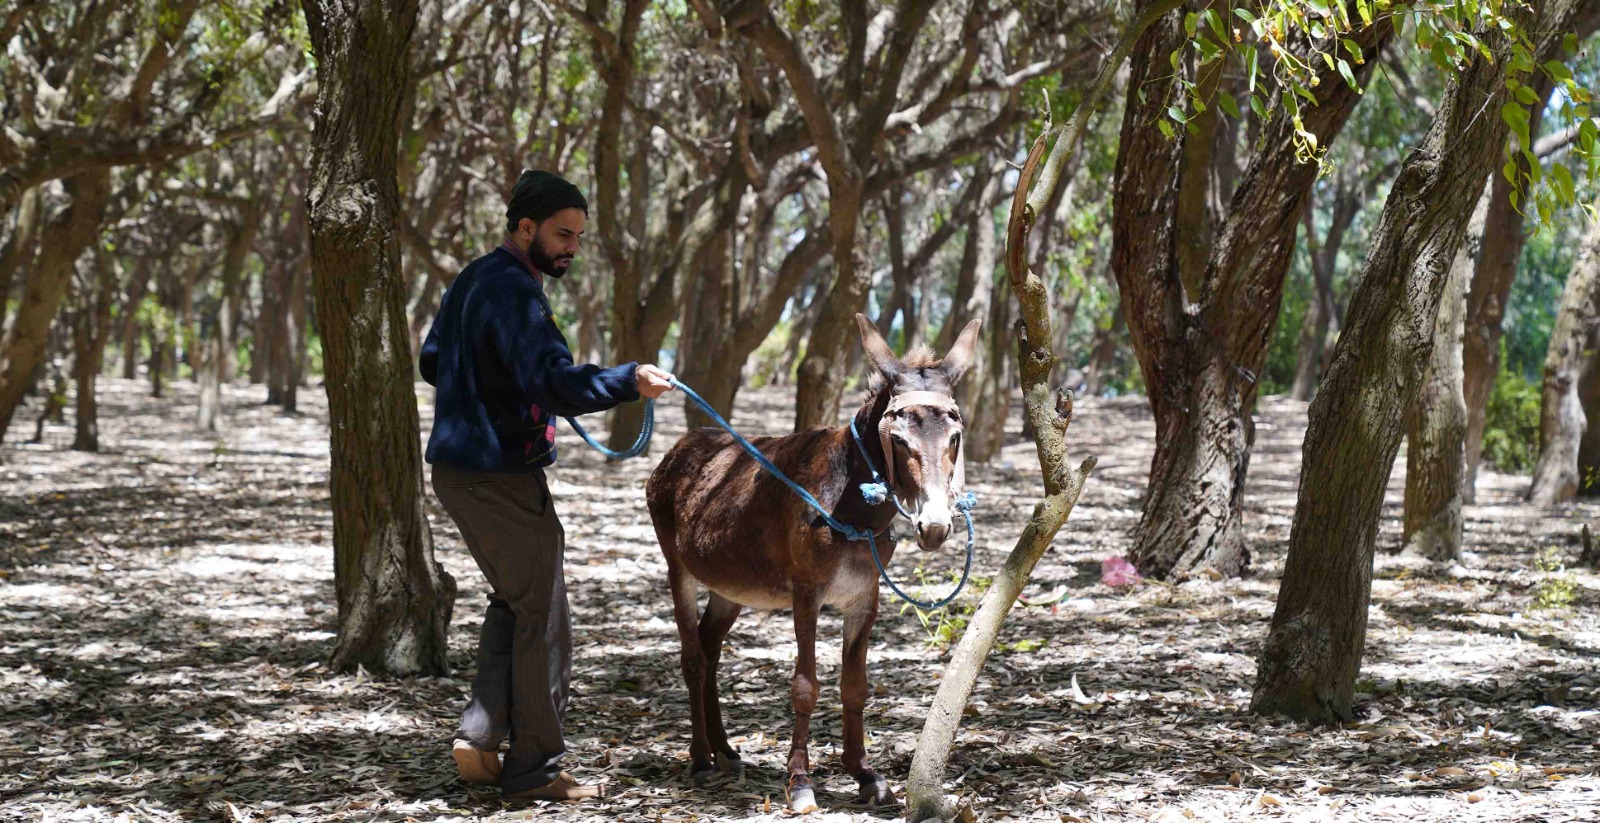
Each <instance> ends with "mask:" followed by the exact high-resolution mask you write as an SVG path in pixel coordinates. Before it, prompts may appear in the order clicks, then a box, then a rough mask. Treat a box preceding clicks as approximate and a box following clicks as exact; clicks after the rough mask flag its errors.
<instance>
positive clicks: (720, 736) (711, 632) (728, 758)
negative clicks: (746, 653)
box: [700, 592, 743, 772]
mask: <svg viewBox="0 0 1600 823" xmlns="http://www.w3.org/2000/svg"><path fill="white" fill-rule="evenodd" d="M742 608H743V607H742V606H740V605H739V604H738V603H735V602H733V601H732V600H729V599H728V598H726V597H723V596H722V595H720V594H717V593H716V592H712V593H711V599H710V601H709V602H707V603H706V611H705V614H703V615H701V617H700V654H701V655H702V656H703V657H704V658H705V670H704V675H703V676H702V677H701V684H702V685H701V692H700V694H701V698H700V699H701V701H702V703H703V710H704V711H705V718H706V733H707V734H708V735H709V736H710V738H711V749H712V751H713V752H714V753H715V754H716V758H717V769H718V770H719V771H723V772H734V771H737V770H739V769H742V768H743V763H742V762H740V760H739V753H738V752H736V751H734V749H733V747H732V746H730V745H728V731H727V729H725V728H723V726H722V700H721V693H720V692H719V691H718V688H717V663H718V662H719V661H721V659H722V641H723V638H726V637H727V636H728V630H729V629H731V628H733V621H734V620H736V619H738V617H739V612H740V610H741V609H742Z"/></svg>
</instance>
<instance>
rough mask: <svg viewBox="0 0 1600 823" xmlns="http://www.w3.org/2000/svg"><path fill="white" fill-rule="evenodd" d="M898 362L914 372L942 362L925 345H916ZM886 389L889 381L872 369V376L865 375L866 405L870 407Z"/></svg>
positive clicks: (881, 373)
mask: <svg viewBox="0 0 1600 823" xmlns="http://www.w3.org/2000/svg"><path fill="white" fill-rule="evenodd" d="M900 362H901V364H903V365H904V366H905V367H906V369H908V370H911V371H915V370H918V369H927V368H931V367H933V366H937V365H939V364H940V363H941V362H943V361H941V360H940V359H939V357H938V355H936V354H934V353H933V349H932V348H930V347H928V346H925V345H917V346H912V347H911V351H908V352H906V356H905V357H902V358H900ZM888 389H889V381H888V380H887V379H885V378H884V376H883V372H880V371H878V370H877V369H873V371H872V374H869V375H867V405H872V403H873V402H875V401H877V400H878V399H879V396H880V395H882V394H883V393H884V392H885V391H887V390H888Z"/></svg>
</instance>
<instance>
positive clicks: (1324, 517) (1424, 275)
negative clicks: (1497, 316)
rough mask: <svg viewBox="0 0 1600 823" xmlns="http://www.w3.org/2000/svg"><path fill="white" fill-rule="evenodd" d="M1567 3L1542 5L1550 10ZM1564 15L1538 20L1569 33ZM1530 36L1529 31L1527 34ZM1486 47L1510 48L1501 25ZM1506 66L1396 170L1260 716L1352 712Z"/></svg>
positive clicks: (1272, 644) (1319, 429) (1270, 646)
mask: <svg viewBox="0 0 1600 823" xmlns="http://www.w3.org/2000/svg"><path fill="white" fill-rule="evenodd" d="M1558 6H1564V7H1565V9H1566V10H1570V8H1571V6H1570V3H1564V2H1562V0H1556V2H1552V3H1548V4H1546V8H1550V9H1553V8H1555V7H1558ZM1567 17H1568V14H1567V13H1566V12H1565V11H1563V12H1561V13H1548V14H1542V15H1540V18H1541V19H1540V21H1539V22H1540V24H1541V26H1540V28H1541V29H1544V28H1548V27H1549V26H1550V24H1554V29H1553V30H1554V31H1557V32H1559V30H1560V29H1561V28H1562V27H1561V25H1560V24H1561V22H1562V21H1564V20H1566V19H1567ZM1530 30H1532V29H1531V28H1530ZM1479 36H1480V37H1482V38H1483V39H1484V40H1485V42H1486V43H1487V44H1488V46H1489V49H1490V52H1491V53H1492V54H1494V55H1497V56H1503V55H1505V54H1506V53H1507V52H1508V51H1509V49H1508V48H1507V45H1506V43H1505V42H1504V40H1503V39H1502V38H1501V37H1500V36H1499V35H1498V34H1497V33H1495V32H1485V33H1482V34H1480V35H1479ZM1504 81H1505V64H1504V63H1503V62H1502V61H1501V60H1491V59H1479V58H1477V57H1474V58H1473V59H1472V61H1471V62H1470V63H1469V64H1468V65H1467V66H1466V67H1465V68H1464V69H1462V70H1461V72H1460V74H1459V76H1456V77H1452V78H1451V79H1450V82H1449V85H1448V87H1447V89H1446V91H1445V94H1444V97H1443V100H1442V101H1441V103H1440V105H1439V107H1438V110H1437V113H1436V115H1435V116H1434V119H1433V123H1432V125H1431V126H1430V127H1429V129H1428V133H1427V134H1426V135H1425V136H1424V137H1423V139H1422V142H1421V144H1420V145H1419V146H1418V147H1417V148H1416V149H1414V150H1413V151H1412V152H1411V154H1410V155H1409V156H1408V157H1407V158H1406V161H1405V163H1404V165H1403V166H1402V167H1401V170H1400V173H1399V175H1398V176H1397V177H1396V178H1395V181H1394V184H1393V186H1392V188H1391V190H1390V193H1389V198H1388V201H1387V202H1386V203H1385V205H1384V210H1383V216H1382V217H1381V218H1380V219H1379V222H1378V225H1377V226H1376V228H1375V230H1374V233H1373V235H1372V237H1373V239H1372V245H1371V248H1370V249H1369V251H1368V253H1367V259H1366V262H1365V263H1364V264H1363V266H1362V273H1361V275H1360V279H1359V281H1358V285H1357V286H1356V291H1355V293H1354V295H1353V296H1352V298H1351V302H1350V309H1349V311H1348V313H1347V316H1346V320H1347V324H1346V327H1345V329H1344V331H1343V332H1342V333H1341V334H1340V337H1339V343H1338V346H1337V347H1336V348H1335V351H1334V355H1333V362H1332V364H1331V366H1330V367H1329V370H1328V374H1327V376H1326V377H1324V378H1323V380H1322V385H1321V387H1320V388H1319V390H1318V392H1317V399H1316V400H1314V401H1313V402H1312V404H1311V410H1310V425H1309V427H1308V429H1307V431H1306V438H1305V445H1304V447H1303V452H1304V458H1303V461H1302V469H1301V474H1300V493H1299V498H1298V500H1297V502H1296V504H1295V516H1294V525H1293V527H1292V530H1291V532H1290V536H1289V553H1288V559H1287V561H1286V562H1285V565H1284V574H1283V582H1282V585H1281V587H1280V589H1279V593H1278V604H1277V609H1276V610H1275V611H1274V613H1273V616H1272V628H1271V632H1270V634H1269V635H1268V637H1267V641H1266V644H1265V646H1264V647H1263V650H1262V652H1261V656H1260V659H1259V662H1258V667H1257V674H1256V688H1255V694H1254V697H1253V699H1252V703H1251V708H1252V710H1254V711H1256V712H1259V713H1262V714H1284V715H1287V716H1289V717H1292V718H1295V719H1297V720H1304V721H1310V722H1314V723H1332V722H1338V721H1343V720H1349V719H1350V718H1351V717H1352V713H1351V699H1352V697H1353V695H1354V693H1355V685H1356V675H1357V673H1358V672H1359V671H1360V666H1361V654H1362V648H1363V646H1364V645H1365V642H1366V629H1367V603H1368V601H1369V599H1370V598H1371V594H1372V591H1371V589H1372V586H1371V584H1372V558H1373V549H1374V546H1375V544H1376V541H1377V531H1378V517H1379V515H1380V513H1381V512H1382V508H1383V493H1384V486H1385V484H1386V482H1387V480H1388V477H1389V472H1390V470H1391V469H1392V468H1393V466H1394V458H1395V454H1396V453H1397V452H1398V451H1399V448H1400V438H1401V435H1402V434H1403V427H1402V422H1401V416H1402V413H1403V411H1404V409H1405V408H1406V406H1407V405H1408V404H1409V403H1410V402H1411V400H1412V398H1413V397H1414V396H1415V394H1416V390H1417V386H1418V384H1419V383H1420V380H1421V374H1422V370H1423V367H1424V366H1425V364H1426V362H1427V358H1428V354H1429V350H1430V349H1431V348H1432V346H1433V341H1434V330H1435V323H1436V322H1437V319H1438V313H1439V301H1440V298H1441V296H1442V294H1443V292H1444V287H1445V281H1446V279H1447V277H1448V275H1449V269H1450V265H1451V263H1452V261H1453V260H1454V259H1455V255H1456V250H1457V248H1458V246H1459V245H1460V243H1461V239H1462V236H1463V235H1464V234H1465V232H1466V227H1467V222H1468V220H1469V219H1470V217H1471V213H1472V207H1473V199H1474V198H1476V196H1477V193H1478V192H1479V191H1481V190H1482V188H1483V181H1484V179H1485V177H1486V176H1487V175H1488V173H1489V170H1490V168H1491V167H1492V165H1493V164H1494V159H1495V158H1496V157H1497V156H1498V155H1499V152H1500V147H1501V145H1502V142H1503V140H1504V138H1505V134H1506V126H1505V124H1504V121H1502V120H1501V118H1499V117H1488V116H1484V112H1497V111H1499V110H1500V108H1501V105H1502V104H1503V103H1504V102H1505V100H1506V97H1507V93H1506V90H1505V82H1504Z"/></svg>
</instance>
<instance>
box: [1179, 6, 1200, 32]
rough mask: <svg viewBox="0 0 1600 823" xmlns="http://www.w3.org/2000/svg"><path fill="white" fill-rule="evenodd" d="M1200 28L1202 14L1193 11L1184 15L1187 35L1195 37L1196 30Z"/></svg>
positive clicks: (1184, 27)
mask: <svg viewBox="0 0 1600 823" xmlns="http://www.w3.org/2000/svg"><path fill="white" fill-rule="evenodd" d="M1199 28H1200V15H1198V14H1195V13H1194V12H1192V11H1191V12H1189V13H1188V14H1185V15H1184V16H1183V33H1184V35H1185V36H1188V37H1193V36H1194V33H1195V31H1197V30H1198V29H1199Z"/></svg>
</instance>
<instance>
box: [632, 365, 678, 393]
mask: <svg viewBox="0 0 1600 823" xmlns="http://www.w3.org/2000/svg"><path fill="white" fill-rule="evenodd" d="M672 380H673V377H672V375H671V374H669V373H667V372H665V371H663V370H661V369H660V368H658V367H656V366H640V367H639V368H638V370H637V371H635V372H634V377H633V382H634V385H636V386H638V387H639V396H640V397H644V398H646V399H649V400H654V399H656V398H657V397H660V396H661V395H663V394H666V393H667V392H669V391H672Z"/></svg>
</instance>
